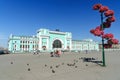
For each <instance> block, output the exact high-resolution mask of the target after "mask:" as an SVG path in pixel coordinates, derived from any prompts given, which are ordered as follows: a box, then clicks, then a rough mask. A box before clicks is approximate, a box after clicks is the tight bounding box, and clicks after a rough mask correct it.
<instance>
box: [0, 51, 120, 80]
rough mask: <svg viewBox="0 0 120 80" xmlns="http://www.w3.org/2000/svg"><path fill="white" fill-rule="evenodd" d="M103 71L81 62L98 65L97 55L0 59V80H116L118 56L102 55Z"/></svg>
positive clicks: (119, 72) (119, 65) (119, 66)
mask: <svg viewBox="0 0 120 80" xmlns="http://www.w3.org/2000/svg"><path fill="white" fill-rule="evenodd" d="M105 56H106V67H102V66H100V65H98V64H96V63H92V62H83V59H82V58H84V57H86V58H95V59H96V60H97V61H101V59H102V54H101V52H88V54H86V53H85V52H80V53H74V52H66V53H64V54H62V55H61V56H60V57H50V54H47V53H41V54H38V55H33V54H7V55H0V80H120V76H119V75H120V52H119V51H106V52H105Z"/></svg>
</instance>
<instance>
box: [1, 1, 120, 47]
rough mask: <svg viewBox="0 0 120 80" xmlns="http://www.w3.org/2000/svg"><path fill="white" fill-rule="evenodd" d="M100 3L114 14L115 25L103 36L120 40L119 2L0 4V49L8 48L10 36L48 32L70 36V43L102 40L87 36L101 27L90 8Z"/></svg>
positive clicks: (95, 12) (15, 2) (6, 2)
mask: <svg viewBox="0 0 120 80" xmlns="http://www.w3.org/2000/svg"><path fill="white" fill-rule="evenodd" d="M96 3H101V4H103V5H105V6H108V7H109V8H110V9H112V10H114V11H115V17H116V21H115V22H114V23H112V26H111V28H109V29H106V30H105V32H106V33H107V32H108V33H113V34H114V36H115V38H117V39H119V40H120V35H119V30H120V27H119V24H120V0H0V46H3V47H7V41H8V37H9V35H10V34H13V35H36V30H38V29H40V28H47V29H50V30H55V29H60V31H63V32H66V31H67V32H72V34H73V39H79V40H82V39H87V38H92V39H93V40H95V41H100V40H101V39H100V38H98V37H95V36H93V35H92V34H90V32H89V31H90V29H92V28H95V27H96V26H98V25H99V24H100V14H99V12H98V11H94V10H92V6H93V5H94V4H96Z"/></svg>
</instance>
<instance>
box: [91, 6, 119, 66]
mask: <svg viewBox="0 0 120 80" xmlns="http://www.w3.org/2000/svg"><path fill="white" fill-rule="evenodd" d="M93 10H98V11H99V12H100V14H101V24H100V25H99V26H97V27H96V28H95V29H92V30H90V32H91V33H92V34H93V35H95V36H98V37H101V38H102V60H103V61H102V62H103V66H106V65H105V54H104V48H111V47H112V44H118V42H119V41H118V40H117V39H115V38H114V36H113V34H112V33H105V32H104V29H106V28H110V27H111V24H112V22H114V21H115V17H114V11H113V10H110V9H109V8H108V7H107V6H103V5H102V4H95V5H94V6H93ZM104 40H106V43H105V44H104Z"/></svg>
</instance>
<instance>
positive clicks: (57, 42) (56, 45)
mask: <svg viewBox="0 0 120 80" xmlns="http://www.w3.org/2000/svg"><path fill="white" fill-rule="evenodd" d="M53 48H62V43H61V41H60V40H58V39H57V40H55V41H54V42H53Z"/></svg>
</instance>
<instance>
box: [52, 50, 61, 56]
mask: <svg viewBox="0 0 120 80" xmlns="http://www.w3.org/2000/svg"><path fill="white" fill-rule="evenodd" d="M60 55H61V50H55V51H53V52H51V53H50V56H51V57H60Z"/></svg>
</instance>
